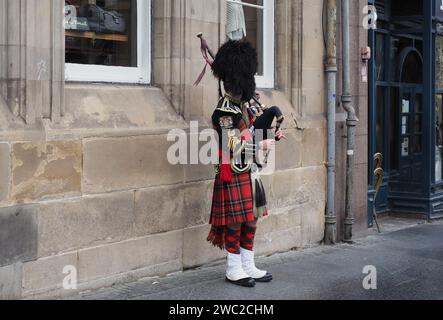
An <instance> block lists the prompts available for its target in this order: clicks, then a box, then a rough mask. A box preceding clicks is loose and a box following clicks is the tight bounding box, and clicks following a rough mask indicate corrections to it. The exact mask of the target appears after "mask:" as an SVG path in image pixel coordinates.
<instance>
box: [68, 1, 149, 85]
mask: <svg viewBox="0 0 443 320" xmlns="http://www.w3.org/2000/svg"><path fill="white" fill-rule="evenodd" d="M65 44H66V49H65V50H66V51H65V62H66V80H67V81H91V82H93V81H96V82H117V83H149V80H150V1H149V0H66V1H65Z"/></svg>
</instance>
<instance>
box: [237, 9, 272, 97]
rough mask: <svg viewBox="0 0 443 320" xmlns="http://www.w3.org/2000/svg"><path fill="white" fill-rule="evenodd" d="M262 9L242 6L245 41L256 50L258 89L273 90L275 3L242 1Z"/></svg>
mask: <svg viewBox="0 0 443 320" xmlns="http://www.w3.org/2000/svg"><path fill="white" fill-rule="evenodd" d="M243 2H245V3H250V4H253V5H258V6H263V7H264V9H257V8H253V7H248V6H244V7H243V8H244V13H245V20H246V39H247V40H249V41H250V42H251V43H252V44H253V46H254V47H255V48H256V49H257V52H258V58H259V66H258V72H257V76H256V83H257V87H258V88H263V89H265V88H274V86H275V83H274V72H275V16H274V15H275V1H274V0H243Z"/></svg>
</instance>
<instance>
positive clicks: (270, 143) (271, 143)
mask: <svg viewBox="0 0 443 320" xmlns="http://www.w3.org/2000/svg"><path fill="white" fill-rule="evenodd" d="M274 148H275V140H274V139H268V140H263V141H262V142H260V149H261V150H263V151H269V150H272V149H274Z"/></svg>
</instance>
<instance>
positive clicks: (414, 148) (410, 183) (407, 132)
mask: <svg viewBox="0 0 443 320" xmlns="http://www.w3.org/2000/svg"><path fill="white" fill-rule="evenodd" d="M399 92H400V97H399V98H400V99H399V103H400V106H399V108H398V109H397V110H399V112H398V115H397V116H398V119H397V121H398V123H399V124H400V125H399V126H398V128H399V129H398V131H399V132H397V139H398V141H399V143H396V144H395V145H397V150H391V152H396V153H397V156H396V158H397V159H398V160H399V163H398V170H397V172H391V177H390V179H391V181H390V187H391V190H390V191H393V192H401V193H421V192H422V191H423V177H424V165H425V164H424V157H423V121H424V118H423V116H424V114H423V112H424V110H423V94H422V89H421V86H413V85H402V86H401V87H400V90H399Z"/></svg>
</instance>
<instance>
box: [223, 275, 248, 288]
mask: <svg viewBox="0 0 443 320" xmlns="http://www.w3.org/2000/svg"><path fill="white" fill-rule="evenodd" d="M226 281H227V282H229V283H232V284H235V285H237V286H241V287H246V288H253V287H255V280H254V279H252V278H244V279H240V280H237V281H233V280H229V279H228V277H226Z"/></svg>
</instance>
